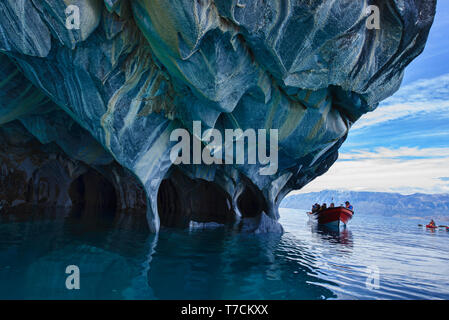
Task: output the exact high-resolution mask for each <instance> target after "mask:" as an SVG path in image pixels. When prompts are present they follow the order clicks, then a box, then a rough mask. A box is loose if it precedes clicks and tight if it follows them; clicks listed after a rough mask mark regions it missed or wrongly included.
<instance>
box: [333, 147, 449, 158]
mask: <svg viewBox="0 0 449 320" xmlns="http://www.w3.org/2000/svg"><path fill="white" fill-rule="evenodd" d="M405 157H413V158H422V157H424V158H442V157H449V148H417V147H414V148H409V147H401V148H398V149H389V148H384V147H379V148H376V149H374V151H369V150H357V151H353V152H352V153H342V154H340V156H339V159H340V160H357V159H395V158H405Z"/></svg>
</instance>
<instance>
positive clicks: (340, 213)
mask: <svg viewBox="0 0 449 320" xmlns="http://www.w3.org/2000/svg"><path fill="white" fill-rule="evenodd" d="M353 214H354V212H353V211H352V210H349V209H347V208H345V207H335V208H327V209H324V210H320V211H318V212H314V213H311V212H308V216H309V218H310V219H311V220H312V221H315V222H318V224H321V225H326V226H331V227H339V226H340V222H342V223H343V224H344V225H347V224H348V222H349V220H351V219H352V215H353Z"/></svg>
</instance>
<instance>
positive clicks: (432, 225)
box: [429, 219, 435, 227]
mask: <svg viewBox="0 0 449 320" xmlns="http://www.w3.org/2000/svg"><path fill="white" fill-rule="evenodd" d="M429 226H431V227H435V221H433V219H430V222H429Z"/></svg>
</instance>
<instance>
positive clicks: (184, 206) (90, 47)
mask: <svg viewBox="0 0 449 320" xmlns="http://www.w3.org/2000/svg"><path fill="white" fill-rule="evenodd" d="M68 5H76V6H77V7H78V8H79V12H80V26H79V29H67V27H66V25H65V22H66V18H67V15H66V8H67V6H68ZM369 5H376V6H377V7H378V8H379V10H380V11H379V12H380V29H369V28H367V26H366V21H367V18H368V16H369V13H367V11H366V10H367V8H368V6H369ZM435 6H436V1H435V0H421V1H416V0H386V1H380V0H379V1H376V0H360V1H353V0H336V1H323V0H312V1H310V0H307V1H305V0H273V1H264V0H215V1H212V0H196V1H192V0H132V1H130V0H104V1H101V0H65V1H62V0H15V1H13V0H2V1H1V2H0V12H2V15H1V16H0V35H1V36H0V54H1V55H0V62H1V64H0V77H1V78H0V79H1V80H0V125H5V126H8V125H9V126H11V125H14V126H15V128H16V130H24V131H27V132H28V133H29V134H31V135H32V136H34V137H36V138H37V140H38V141H39V142H37V141H35V143H36V144H41V146H39V147H38V148H37V149H39V150H44V149H45V148H44V147H45V146H46V145H48V144H52V145H55V146H57V148H58V150H59V151H58V152H60V153H61V154H64V156H65V157H66V158H67V159H72V160H73V161H77V163H79V164H80V165H82V166H85V167H86V168H90V169H85V170H90V171H92V170H94V171H95V172H96V173H92V174H93V175H96V174H100V176H101V177H104V178H105V179H106V180H108V181H109V182H111V183H112V185H113V187H114V190H115V193H116V194H119V197H120V198H121V199H124V198H127V193H131V194H133V195H135V196H131V197H130V198H131V199H128V200H126V201H121V202H120V203H121V205H120V207H121V208H124V207H126V206H129V207H142V206H143V205H146V214H147V221H148V225H149V227H150V230H151V231H154V232H156V231H158V230H159V228H160V226H161V224H162V226H167V227H187V226H189V225H196V226H197V225H198V224H200V225H203V226H204V225H207V224H211V223H212V224H216V223H219V224H227V223H235V222H236V221H239V222H240V223H239V224H238V225H239V228H240V229H241V230H245V231H250V232H267V231H281V230H282V227H281V226H280V225H279V224H278V223H277V220H278V218H279V214H278V206H279V204H280V202H281V200H282V199H283V197H284V196H285V195H286V194H287V193H288V192H290V191H291V190H294V189H300V188H302V187H303V186H304V185H305V184H307V183H308V182H310V181H311V180H313V179H314V178H315V177H317V176H319V175H321V174H323V173H325V172H326V171H327V170H328V169H329V167H330V166H331V165H332V164H333V163H334V162H335V160H336V159H337V157H338V148H339V147H340V146H341V144H342V143H343V142H344V140H345V138H346V136H347V133H348V130H349V129H350V127H351V125H352V124H353V123H354V122H355V121H356V120H357V119H358V118H360V116H362V115H363V114H364V113H366V112H369V111H372V110H374V109H375V108H376V106H377V104H378V103H379V102H380V101H381V100H383V99H385V98H386V97H388V96H390V95H391V94H393V93H394V92H395V91H396V90H397V89H398V88H399V86H400V83H401V80H402V76H403V71H404V68H405V67H406V66H407V65H408V64H409V63H410V62H411V61H412V60H413V59H414V58H415V57H416V56H417V55H419V54H420V53H421V52H422V50H423V49H424V45H425V42H426V39H427V35H428V32H429V29H430V27H431V25H432V22H433V17H434V14H435ZM194 121H199V122H200V123H201V125H202V128H203V129H210V128H215V129H217V130H219V131H220V132H221V133H222V135H223V136H224V133H225V130H226V129H242V130H246V129H255V130H258V129H276V130H278V135H279V155H278V157H279V162H278V168H277V169H278V170H277V172H276V173H275V174H273V175H263V174H261V171H260V170H261V169H262V168H263V165H262V164H248V163H247V162H245V163H244V164H235V163H236V162H235V161H234V162H233V163H234V164H212V165H207V164H181V165H175V164H173V162H172V161H171V160H170V151H171V150H172V148H173V146H174V145H175V144H176V142H175V141H171V139H170V134H171V133H172V132H173V131H174V130H175V129H182V128H185V129H187V130H189V131H190V132H191V134H192V135H196V138H197V139H199V140H203V143H204V144H206V143H207V137H204V136H201V134H200V135H198V134H197V133H196V132H195V131H194V130H193V123H194ZM11 123H12V124H11ZM236 139H237V140H239V139H242V140H243V139H244V136H238V137H236ZM259 143H260V141H259ZM248 148H253V149H254V150H255V148H257V145H250V146H248ZM8 152H10V153H14V152H15V151H14V149H13V148H12V147H11V150H10V151H7V150H4V151H3V153H2V154H3V156H2V157H0V159H2V161H4V160H3V159H6V157H7V156H8ZM39 152H40V151H39ZM39 154H40V153H39ZM31 156H32V155H31V154H30V155H29V157H31ZM246 156H247V155H246ZM42 157H43V158H45V157H44V156H42ZM22 158H24V159H26V155H25V154H24V155H23V157H22ZM24 161H25V160H24ZM67 161H68V160H67ZM10 166H15V167H17V166H20V161H19V162H17V163H14V164H10ZM86 179H87V180H86ZM90 179H91V180H90V181H99V180H101V179H100V178H98V177H97V178H95V177H93V178H90ZM62 180H64V181H66V182H64V183H62V182H57V180H52V181H54V183H56V184H58V185H59V187H60V188H63V189H65V192H68V191H70V190H71V192H70V194H69V198H70V199H71V200H72V201H71V202H72V203H73V202H75V203H76V202H79V201H80V197H79V195H78V196H77V195H76V193H77V190H78V191H79V190H81V189H80V183H81V182H80V180H79V179H78V178H76V177H75V176H72V177H70V178H66V179H62ZM88 180H89V179H88V178H83V180H82V181H84V182H83V183H84V185H85V184H86V181H88ZM67 181H68V182H67ZM100 185H102V184H100ZM124 186H126V187H124ZM93 189H95V188H93ZM67 190H68V191H67ZM79 192H80V191H79ZM79 192H78V193H79ZM141 193H142V194H143V196H141ZM119 197H117V198H119ZM10 198H11V196H10ZM100 198H101V197H100ZM128 198H129V197H128ZM142 199H143V200H142ZM9 200H11V199H9ZM9 200H8V201H9ZM9 202H11V201H9ZM84 202H86V201H84ZM87 202H89V201H87ZM142 202H144V203H143V204H142ZM192 223H193V224H192Z"/></svg>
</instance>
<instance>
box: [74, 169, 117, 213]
mask: <svg viewBox="0 0 449 320" xmlns="http://www.w3.org/2000/svg"><path fill="white" fill-rule="evenodd" d="M69 196H70V199H71V200H72V208H73V209H74V210H76V211H79V212H98V213H101V214H102V215H106V216H114V215H115V212H116V209H117V196H116V192H115V189H114V186H113V185H112V183H110V182H109V181H108V180H107V179H106V178H104V177H103V176H102V175H101V174H99V173H98V172H96V171H95V170H93V169H89V170H88V171H87V172H86V173H84V174H82V175H80V176H79V177H78V178H77V179H75V180H74V181H72V183H71V184H70V187H69Z"/></svg>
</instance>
